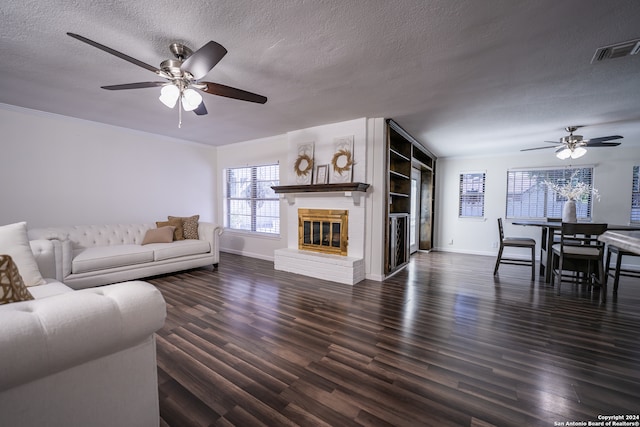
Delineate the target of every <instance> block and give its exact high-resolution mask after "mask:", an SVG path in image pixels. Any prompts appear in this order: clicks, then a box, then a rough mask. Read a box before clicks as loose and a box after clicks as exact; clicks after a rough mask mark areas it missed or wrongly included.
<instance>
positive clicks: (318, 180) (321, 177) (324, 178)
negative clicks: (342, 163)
mask: <svg viewBox="0 0 640 427" xmlns="http://www.w3.org/2000/svg"><path fill="white" fill-rule="evenodd" d="M328 182H329V165H318V166H316V174H315V176H314V184H326V183H328Z"/></svg>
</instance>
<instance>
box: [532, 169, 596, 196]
mask: <svg viewBox="0 0 640 427" xmlns="http://www.w3.org/2000/svg"><path fill="white" fill-rule="evenodd" d="M576 175H577V172H574V174H573V175H571V178H569V180H568V181H567V182H566V183H565V184H563V185H559V184H556V183H555V182H551V181H549V180H546V179H545V180H544V184H545V185H546V186H547V188H550V189H551V190H552V191H553V192H555V193H557V194H559V195H561V196H562V197H564V198H566V199H567V200H573V201H578V200H582V199H583V198H584V197H586V196H588V195H589V194H591V197H593V198H594V199H596V200H600V193H598V190H597V189H596V188H593V187H592V186H591V185H588V184H585V183H584V182H582V181H578V180H577V179H575V178H576Z"/></svg>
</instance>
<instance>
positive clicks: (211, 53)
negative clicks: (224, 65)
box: [180, 40, 227, 80]
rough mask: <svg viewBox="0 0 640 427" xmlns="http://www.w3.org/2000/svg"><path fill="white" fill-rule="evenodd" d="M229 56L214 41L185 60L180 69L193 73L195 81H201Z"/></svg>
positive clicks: (225, 50)
mask: <svg viewBox="0 0 640 427" xmlns="http://www.w3.org/2000/svg"><path fill="white" fill-rule="evenodd" d="M226 54H227V49H225V48H224V47H223V46H222V45H220V44H218V43H216V42H214V41H213V40H212V41H210V42H209V43H207V44H205V45H204V46H202V47H201V48H200V49H198V50H196V51H195V52H193V53H192V54H191V56H190V57H188V58H187V59H185V60H184V62H183V63H182V66H181V67H180V69H181V70H182V71H187V72H189V73H191V75H192V76H193V78H194V79H196V80H199V79H201V78H203V77H204V76H206V75H207V73H208V72H209V71H211V69H212V68H213V67H214V66H215V65H216V64H217V63H218V62H220V60H221V59H222V58H223V57H224V56H225V55H226Z"/></svg>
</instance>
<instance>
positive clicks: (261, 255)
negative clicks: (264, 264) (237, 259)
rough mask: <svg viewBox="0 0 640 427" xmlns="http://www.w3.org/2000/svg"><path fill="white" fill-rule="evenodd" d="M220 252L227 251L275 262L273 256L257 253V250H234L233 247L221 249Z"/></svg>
mask: <svg viewBox="0 0 640 427" xmlns="http://www.w3.org/2000/svg"><path fill="white" fill-rule="evenodd" d="M220 252H225V253H228V254H233V255H240V256H246V257H249V258H257V259H261V260H263V261H270V262H273V261H274V260H273V256H267V255H264V254H257V253H255V252H246V251H237V250H233V249H222V248H221V249H220Z"/></svg>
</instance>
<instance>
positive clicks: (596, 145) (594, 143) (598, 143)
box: [585, 140, 622, 147]
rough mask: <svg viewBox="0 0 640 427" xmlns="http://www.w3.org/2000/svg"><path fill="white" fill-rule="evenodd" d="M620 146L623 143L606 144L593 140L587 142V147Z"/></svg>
mask: <svg viewBox="0 0 640 427" xmlns="http://www.w3.org/2000/svg"><path fill="white" fill-rule="evenodd" d="M620 144H622V142H606V141H596V142H593V140H591V141H589V142H587V143H586V144H585V146H586V147H617V146H618V145H620Z"/></svg>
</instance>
